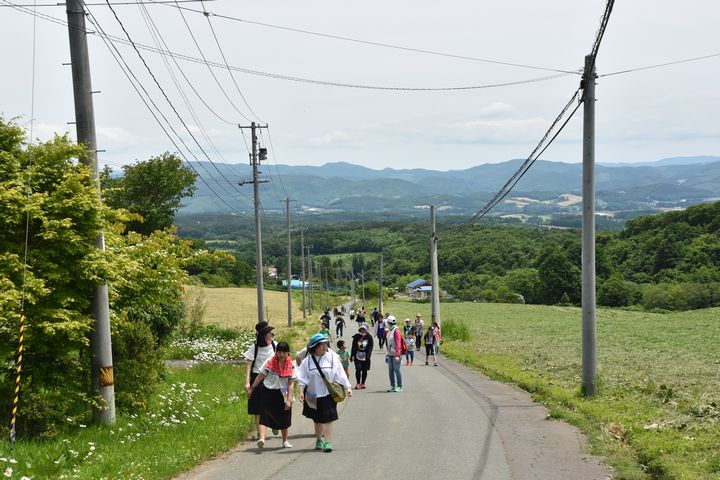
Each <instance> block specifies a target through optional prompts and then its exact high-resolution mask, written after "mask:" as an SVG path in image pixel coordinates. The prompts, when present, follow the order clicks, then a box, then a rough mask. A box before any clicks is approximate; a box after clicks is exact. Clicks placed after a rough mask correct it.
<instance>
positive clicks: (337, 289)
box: [335, 264, 341, 303]
mask: <svg viewBox="0 0 720 480" xmlns="http://www.w3.org/2000/svg"><path fill="white" fill-rule="evenodd" d="M340 270H341V269H340V264H338V266H337V267H335V303H339V302H338V300H339V299H340V283H339V282H340Z"/></svg>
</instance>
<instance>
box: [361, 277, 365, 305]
mask: <svg viewBox="0 0 720 480" xmlns="http://www.w3.org/2000/svg"><path fill="white" fill-rule="evenodd" d="M360 282H361V288H362V299H363V307H364V306H365V269H362V270H360Z"/></svg>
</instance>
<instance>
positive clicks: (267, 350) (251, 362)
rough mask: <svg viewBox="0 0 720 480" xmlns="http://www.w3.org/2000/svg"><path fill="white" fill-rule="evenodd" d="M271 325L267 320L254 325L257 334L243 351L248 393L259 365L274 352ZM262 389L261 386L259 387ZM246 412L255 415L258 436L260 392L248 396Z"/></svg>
mask: <svg viewBox="0 0 720 480" xmlns="http://www.w3.org/2000/svg"><path fill="white" fill-rule="evenodd" d="M273 330H274V328H273V327H271V326H270V325H268V323H267V322H260V323H258V324H257V325H255V331H256V332H257V336H256V337H255V343H253V344H252V345H250V347H249V348H248V349H247V350H246V351H245V353H244V357H245V359H246V360H247V365H248V366H247V368H246V369H245V393H250V387H251V386H252V384H253V383H254V382H255V378H257V376H258V374H259V373H260V367H261V366H262V364H263V363H265V362H266V361H267V360H268V359H269V358H270V357H272V355H273V354H274V353H275V346H276V343H275V342H274V341H273V337H274V336H275V335H274V334H273V333H272V331H273ZM261 385H262V384H261ZM260 389H262V386H261V387H260ZM247 406H248V414H249V415H255V429H256V430H257V434H258V438H260V414H262V413H263V411H262V392H255V394H254V395H252V396H251V397H249V398H248V404H247Z"/></svg>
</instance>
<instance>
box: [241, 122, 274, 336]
mask: <svg viewBox="0 0 720 480" xmlns="http://www.w3.org/2000/svg"><path fill="white" fill-rule="evenodd" d="M240 128H248V127H243V126H240ZM249 128H250V131H251V136H252V152H251V153H250V165H252V167H253V179H252V180H251V181H243V182H240V185H245V184H246V183H252V184H253V204H254V206H255V281H256V283H257V312H258V318H257V321H258V323H260V322H262V321H263V320H264V319H265V296H264V292H263V264H262V231H261V228H260V184H261V183H268V182H269V180H260V178H259V177H258V175H259V174H260V172H259V171H258V166H259V165H260V162H261V161H262V160H265V159H266V158H267V149H265V148H261V149H260V152H259V154H258V145H257V134H256V133H255V130H257V129H258V128H267V125H266V126H264V127H261V126H259V125H255V122H251V124H250V127H249Z"/></svg>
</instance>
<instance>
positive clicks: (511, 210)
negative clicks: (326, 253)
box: [181, 156, 720, 216]
mask: <svg viewBox="0 0 720 480" xmlns="http://www.w3.org/2000/svg"><path fill="white" fill-rule="evenodd" d="M522 162H523V160H510V161H507V162H503V163H497V164H484V165H478V166H476V167H472V168H468V169H465V170H449V171H436V170H426V169H419V168H417V169H393V168H385V169H382V170H374V169H371V168H367V167H363V166H360V165H354V164H350V163H345V162H335V163H327V164H325V165H322V166H291V165H277V166H276V165H263V168H262V171H263V175H262V177H264V178H268V179H270V181H271V183H270V184H261V187H260V190H261V198H262V204H263V208H264V210H265V212H266V213H267V212H272V211H281V209H282V206H281V204H280V202H279V200H280V199H282V198H284V197H285V196H286V195H287V196H289V197H290V198H292V199H294V200H296V201H297V205H298V208H299V210H300V211H301V212H304V213H308V214H311V213H317V214H320V213H326V212H345V211H347V212H365V213H370V212H383V213H397V214H401V215H407V214H412V213H416V214H417V213H421V212H423V210H425V209H426V208H427V205H430V204H434V205H436V206H437V207H438V208H439V209H441V210H445V211H447V212H448V213H451V214H455V215H468V214H472V213H474V212H475V211H477V210H479V209H480V208H481V207H482V206H483V205H484V204H485V203H486V202H487V201H488V200H489V199H490V198H492V196H493V195H494V194H495V192H497V191H498V189H500V187H501V186H502V185H503V184H504V183H505V182H506V181H507V180H508V178H510V177H511V176H512V175H513V174H514V173H515V171H516V170H517V169H518V167H519V166H520V165H521V164H522ZM193 166H194V167H195V168H196V170H197V171H198V172H200V174H201V176H202V177H203V179H204V180H205V182H207V184H209V185H210V186H211V187H213V190H215V191H216V192H217V193H218V194H219V195H221V196H222V197H223V198H224V199H225V200H226V201H227V203H229V204H231V205H232V206H233V207H234V208H235V209H236V210H239V211H241V212H251V211H252V201H251V198H252V187H251V185H246V186H243V187H240V186H238V185H237V184H238V183H240V181H242V180H248V179H250V178H251V168H250V166H249V165H239V164H233V165H229V164H215V166H212V165H210V164H209V163H206V162H193ZM218 170H219V171H220V172H222V176H224V177H225V178H222V177H221V175H220V174H219V173H218ZM205 182H203V181H200V180H198V182H197V186H198V190H197V192H196V194H195V196H194V197H193V198H192V199H190V200H189V201H188V202H187V204H186V206H185V207H183V209H182V210H181V213H200V212H208V213H209V212H230V211H231V209H230V208H229V206H228V205H226V204H225V203H224V202H222V201H221V200H218V199H217V197H216V196H215V195H214V194H213V193H212V192H211V191H210V189H209V188H208V186H207V185H206V184H205ZM228 183H231V184H234V185H228ZM237 190H239V191H240V192H242V193H238V191H237ZM596 191H597V205H598V210H601V211H604V213H605V214H607V215H610V216H612V215H614V214H617V213H618V212H624V213H623V214H627V213H632V212H646V211H662V210H667V209H671V208H683V207H686V206H688V205H691V204H696V203H701V202H707V201H712V200H713V199H715V198H716V197H718V196H720V195H719V194H718V192H720V157H713V156H703V157H676V158H666V159H662V160H659V161H657V162H651V163H642V164H598V165H597V166H596ZM581 192H582V165H581V164H579V163H560V162H551V161H542V160H540V161H537V162H535V164H534V165H533V166H532V168H531V169H530V170H529V171H528V172H527V174H526V175H525V176H524V177H522V179H521V180H520V181H519V182H518V184H517V185H516V186H515V188H514V190H513V192H512V193H511V194H510V195H509V196H508V198H507V199H506V201H505V202H504V203H502V204H500V205H498V206H497V207H496V208H495V209H493V214H495V215H521V216H522V215H526V216H536V215H559V214H576V213H577V212H578V211H579V209H580V202H579V197H578V196H579V195H581ZM230 193H232V194H233V197H234V198H231V197H230ZM423 214H424V213H423Z"/></svg>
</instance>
